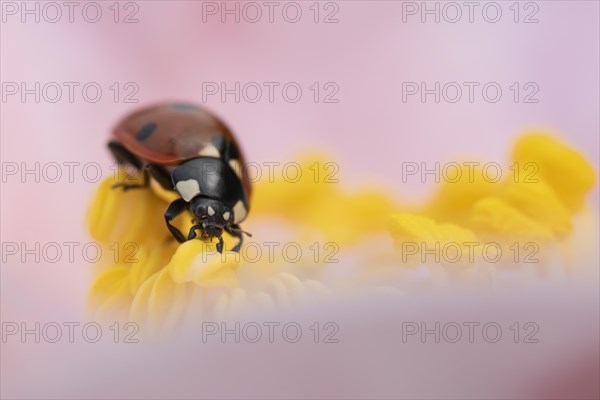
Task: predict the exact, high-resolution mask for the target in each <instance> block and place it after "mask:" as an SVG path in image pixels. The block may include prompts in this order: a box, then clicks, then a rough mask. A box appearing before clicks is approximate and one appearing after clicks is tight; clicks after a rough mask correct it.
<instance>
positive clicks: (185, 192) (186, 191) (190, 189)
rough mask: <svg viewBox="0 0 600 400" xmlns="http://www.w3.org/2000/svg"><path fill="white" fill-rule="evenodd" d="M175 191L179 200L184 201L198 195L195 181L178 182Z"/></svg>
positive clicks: (198, 190) (198, 186) (198, 188)
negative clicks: (179, 197)
mask: <svg viewBox="0 0 600 400" xmlns="http://www.w3.org/2000/svg"><path fill="white" fill-rule="evenodd" d="M175 189H177V193H179V195H180V196H181V198H182V199H184V200H185V201H190V200H191V199H193V198H194V197H196V196H197V195H199V194H200V185H199V184H198V181H197V180H195V179H188V180H187V181H179V182H177V185H175Z"/></svg>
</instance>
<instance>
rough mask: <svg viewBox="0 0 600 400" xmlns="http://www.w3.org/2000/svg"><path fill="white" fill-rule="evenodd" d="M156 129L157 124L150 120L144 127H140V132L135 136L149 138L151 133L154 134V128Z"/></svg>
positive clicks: (140, 138) (141, 138)
mask: <svg viewBox="0 0 600 400" xmlns="http://www.w3.org/2000/svg"><path fill="white" fill-rule="evenodd" d="M155 129H156V124H155V123H154V122H150V123H148V124H146V125H144V126H142V129H140V130H139V131H138V133H137V134H136V135H135V138H136V139H137V140H140V141H141V140H146V139H148V137H150V135H152V133H153V132H154V130H155Z"/></svg>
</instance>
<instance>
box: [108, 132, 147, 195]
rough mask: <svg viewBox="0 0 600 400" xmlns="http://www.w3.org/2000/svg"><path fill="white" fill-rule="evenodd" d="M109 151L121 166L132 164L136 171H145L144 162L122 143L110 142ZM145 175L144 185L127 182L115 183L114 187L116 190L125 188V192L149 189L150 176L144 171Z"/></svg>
mask: <svg viewBox="0 0 600 400" xmlns="http://www.w3.org/2000/svg"><path fill="white" fill-rule="evenodd" d="M108 149H109V150H110V152H111V153H112V155H113V157H114V158H115V160H116V161H117V163H119V164H121V165H122V164H130V165H132V166H133V167H135V169H137V170H138V171H141V170H142V169H143V163H142V161H141V160H140V159H139V158H138V157H136V156H135V155H134V154H133V153H131V152H130V151H129V150H127V148H126V147H125V146H123V145H122V144H121V143H119V142H114V141H113V142H109V143H108ZM143 173H144V181H143V183H142V184H139V183H135V184H128V183H125V182H118V183H115V184H114V185H113V186H112V187H113V189H114V188H118V187H120V188H123V190H124V191H127V190H129V189H138V188H144V187H147V186H148V184H149V183H150V180H149V177H148V174H147V173H146V171H143Z"/></svg>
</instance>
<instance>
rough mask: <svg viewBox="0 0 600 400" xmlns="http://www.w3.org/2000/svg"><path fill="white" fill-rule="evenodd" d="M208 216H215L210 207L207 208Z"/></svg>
mask: <svg viewBox="0 0 600 400" xmlns="http://www.w3.org/2000/svg"><path fill="white" fill-rule="evenodd" d="M208 215H211V216H212V215H215V210H214V209H213V208H212V207H211V206H208Z"/></svg>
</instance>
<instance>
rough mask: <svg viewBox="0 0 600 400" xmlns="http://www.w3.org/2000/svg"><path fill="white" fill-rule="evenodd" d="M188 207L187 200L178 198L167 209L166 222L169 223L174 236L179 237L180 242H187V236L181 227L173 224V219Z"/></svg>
mask: <svg viewBox="0 0 600 400" xmlns="http://www.w3.org/2000/svg"><path fill="white" fill-rule="evenodd" d="M186 207H187V202H186V201H185V200H183V199H177V200H175V201H174V202H172V203H171V204H169V207H168V208H167V211H165V222H166V223H167V228H168V229H169V232H171V235H173V237H174V238H175V239H177V241H178V242H179V243H183V242H185V236H183V233H181V231H180V230H179V229H177V228H176V227H174V226H173V225H171V221H172V220H173V219H175V217H177V216H178V215H179V214H181V213H182V212H184V211H185V210H186Z"/></svg>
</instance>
